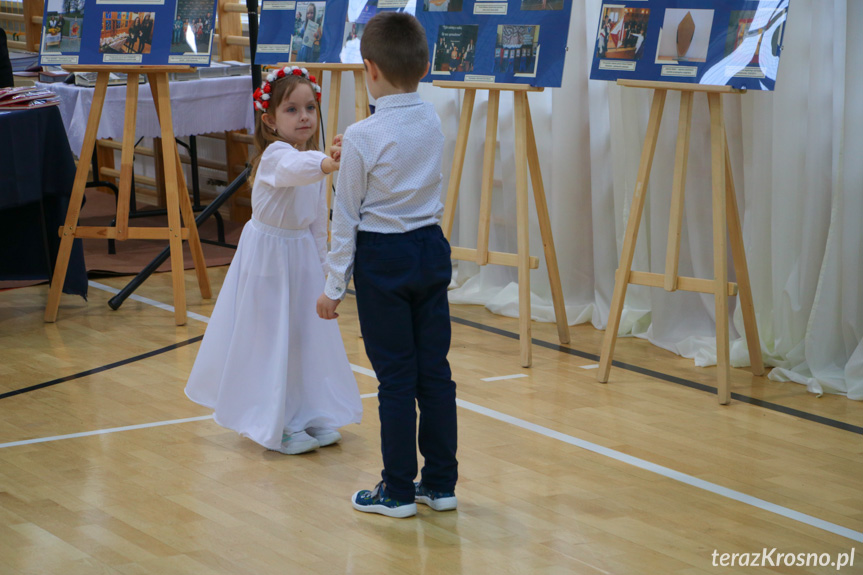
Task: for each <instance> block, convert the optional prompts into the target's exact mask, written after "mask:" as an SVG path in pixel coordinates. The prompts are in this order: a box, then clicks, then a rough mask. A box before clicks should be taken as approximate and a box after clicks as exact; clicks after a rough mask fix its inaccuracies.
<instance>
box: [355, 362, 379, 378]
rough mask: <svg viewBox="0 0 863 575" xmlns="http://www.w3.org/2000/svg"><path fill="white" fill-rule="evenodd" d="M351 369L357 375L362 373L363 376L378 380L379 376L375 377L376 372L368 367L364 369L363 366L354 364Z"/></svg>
mask: <svg viewBox="0 0 863 575" xmlns="http://www.w3.org/2000/svg"><path fill="white" fill-rule="evenodd" d="M351 369H352V370H354V371H355V372H357V373H361V374H363V375H367V376H369V377H373V378H375V379H377V378H378V376H377V375H375V372H374V371H372V370H371V369H369V368H367V367H362V366H361V365H354V364H351Z"/></svg>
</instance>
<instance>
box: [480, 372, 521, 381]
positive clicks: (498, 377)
mask: <svg viewBox="0 0 863 575" xmlns="http://www.w3.org/2000/svg"><path fill="white" fill-rule="evenodd" d="M521 377H527V374H526V373H516V374H514V375H499V376H497V377H484V378H482V379H481V380H480V381H502V380H504V379H519V378H521Z"/></svg>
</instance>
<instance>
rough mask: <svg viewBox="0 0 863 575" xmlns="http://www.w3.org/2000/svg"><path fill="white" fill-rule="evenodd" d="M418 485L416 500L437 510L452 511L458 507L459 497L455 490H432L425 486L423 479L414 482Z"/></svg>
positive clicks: (415, 485)
mask: <svg viewBox="0 0 863 575" xmlns="http://www.w3.org/2000/svg"><path fill="white" fill-rule="evenodd" d="M414 487H416V502H417V503H422V504H424V505H428V506H429V507H431V508H432V509H434V510H435V511H450V510H452V509H455V508H456V507H458V499H456V497H455V492H454V491H432V490H431V489H428V488H427V487H423V484H422V481H420V482H419V483H414Z"/></svg>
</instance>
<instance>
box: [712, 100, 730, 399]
mask: <svg viewBox="0 0 863 575" xmlns="http://www.w3.org/2000/svg"><path fill="white" fill-rule="evenodd" d="M721 98H722V96H721V95H720V94H708V95H707V100H708V102H709V104H710V147H711V150H712V155H711V156H712V162H711V171H712V174H713V275H714V280H713V281H714V299H715V301H716V371H717V373H716V381H717V396H718V399H719V403H721V404H723V405H724V404H726V403H728V402H730V401H731V393H730V390H729V379H730V377H731V373H730V365H729V364H730V361H729V350H728V291H727V290H728V288H727V286H728V253H727V245H726V241H725V234H726V233H727V227H726V211H725V210H726V199H725V192H726V187H725V169H726V166H725V121H724V117H723V109H722V99H721Z"/></svg>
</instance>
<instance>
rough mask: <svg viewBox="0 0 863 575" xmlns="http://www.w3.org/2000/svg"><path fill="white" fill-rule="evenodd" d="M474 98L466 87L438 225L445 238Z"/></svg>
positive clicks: (451, 220)
mask: <svg viewBox="0 0 863 575" xmlns="http://www.w3.org/2000/svg"><path fill="white" fill-rule="evenodd" d="M475 100H476V90H475V89H472V88H466V89H465V91H464V101H462V105H461V119H460V120H459V124H458V137H457V138H456V141H455V154H453V160H452V170H451V171H450V174H449V187H448V188H447V193H446V205H445V206H444V211H443V217H442V218H441V221H440V227H441V229H443V233H444V235H445V236H446V238H447V239H450V236H451V235H452V223H453V219H454V218H455V207H456V204H457V203H458V189H459V186H460V185H461V173H462V169H463V168H464V155H465V153H466V152H467V137H468V134H469V133H470V120H471V117H472V116H473V104H474V101H475Z"/></svg>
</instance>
